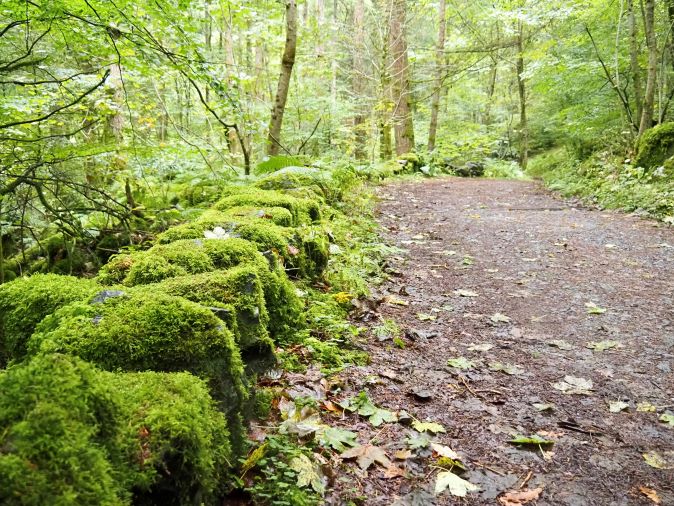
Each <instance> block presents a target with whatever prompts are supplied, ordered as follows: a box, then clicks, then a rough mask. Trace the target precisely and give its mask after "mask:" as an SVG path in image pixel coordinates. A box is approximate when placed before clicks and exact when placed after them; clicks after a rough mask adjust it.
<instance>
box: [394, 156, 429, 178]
mask: <svg viewBox="0 0 674 506" xmlns="http://www.w3.org/2000/svg"><path fill="white" fill-rule="evenodd" d="M397 160H398V163H399V164H400V165H401V166H402V172H405V173H407V174H411V173H412V172H416V171H418V170H419V169H420V168H421V167H422V166H423V165H424V161H423V160H422V159H421V157H420V156H419V155H418V154H417V153H412V152H410V153H405V154H402V155H400V156H398V157H397Z"/></svg>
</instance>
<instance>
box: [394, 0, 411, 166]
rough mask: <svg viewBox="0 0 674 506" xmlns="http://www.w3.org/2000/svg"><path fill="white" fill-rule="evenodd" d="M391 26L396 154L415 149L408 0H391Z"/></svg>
mask: <svg viewBox="0 0 674 506" xmlns="http://www.w3.org/2000/svg"><path fill="white" fill-rule="evenodd" d="M391 2H392V3H391V29H390V30H389V45H390V46H391V58H392V59H393V64H392V67H393V73H394V75H393V97H394V102H395V108H394V110H393V130H394V133H395V145H396V153H397V154H398V155H402V154H404V153H409V152H410V151H414V122H413V118H412V110H411V105H410V102H411V96H410V95H411V94H410V80H409V72H410V70H409V61H408V57H407V40H406V37H405V31H406V30H405V23H406V18H407V0H391Z"/></svg>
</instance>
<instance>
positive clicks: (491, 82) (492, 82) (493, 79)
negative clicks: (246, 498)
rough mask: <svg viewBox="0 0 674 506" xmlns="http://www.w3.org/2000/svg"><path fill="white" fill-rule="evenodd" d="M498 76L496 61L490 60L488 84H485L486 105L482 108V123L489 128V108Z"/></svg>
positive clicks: (494, 59)
mask: <svg viewBox="0 0 674 506" xmlns="http://www.w3.org/2000/svg"><path fill="white" fill-rule="evenodd" d="M497 76H498V60H497V59H496V58H493V59H492V62H491V68H490V69H489V82H488V83H487V103H486V104H485V106H484V118H483V119H482V122H483V123H484V124H485V125H487V126H489V125H491V106H492V102H493V101H494V92H495V91H496V77H497Z"/></svg>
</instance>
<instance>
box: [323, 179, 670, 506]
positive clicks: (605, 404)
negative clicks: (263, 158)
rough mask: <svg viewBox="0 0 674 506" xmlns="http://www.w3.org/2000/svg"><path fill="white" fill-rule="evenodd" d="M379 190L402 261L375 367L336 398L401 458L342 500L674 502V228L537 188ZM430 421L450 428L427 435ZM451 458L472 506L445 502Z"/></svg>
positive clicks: (363, 432)
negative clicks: (370, 418)
mask: <svg viewBox="0 0 674 506" xmlns="http://www.w3.org/2000/svg"><path fill="white" fill-rule="evenodd" d="M378 194H379V197H380V198H381V204H380V208H379V214H380V220H379V221H380V223H381V225H382V226H383V228H384V232H385V233H384V236H385V238H386V239H387V240H388V241H389V242H390V244H392V245H396V246H398V247H399V248H401V249H402V250H404V251H403V252H401V253H399V254H398V255H395V256H393V257H392V258H391V259H390V263H389V273H390V274H391V275H392V277H391V281H390V282H387V283H386V284H384V285H383V286H381V287H378V288H377V289H376V293H374V294H373V297H372V300H371V303H370V304H369V305H368V304H365V305H364V306H363V308H361V311H360V313H359V316H358V317H357V319H356V321H357V323H358V324H359V325H364V326H367V327H368V328H369V332H368V339H367V341H366V342H365V343H364V344H363V346H364V347H365V349H366V350H367V351H368V352H369V354H370V356H371V364H370V365H368V366H362V367H354V368H349V369H348V370H347V371H346V372H344V373H342V374H341V375H340V376H341V380H336V381H341V382H342V384H341V385H340V387H341V390H340V393H338V394H337V395H334V398H333V400H332V402H330V401H328V403H327V406H328V407H329V411H333V413H332V415H333V416H332V421H331V424H332V425H333V426H339V427H342V428H345V429H350V430H353V431H356V432H358V434H359V437H358V439H359V442H360V444H366V443H371V444H374V445H376V446H378V447H381V448H382V449H383V450H384V451H385V452H386V459H389V460H390V462H386V459H384V462H385V466H384V467H388V470H386V469H385V468H384V467H382V466H380V465H378V462H377V460H375V461H374V462H373V463H370V464H368V461H367V458H366V459H364V460H359V462H361V463H362V464H363V465H364V466H365V465H368V466H369V469H368V470H366V471H362V470H361V469H360V468H359V467H358V466H357V464H356V462H349V461H348V460H347V462H348V463H347V464H346V465H342V466H341V470H340V471H339V472H338V473H337V475H336V479H335V480H334V486H333V488H332V492H330V494H329V496H328V497H327V498H326V502H327V503H329V504H340V503H342V501H344V498H345V497H353V498H356V497H360V500H359V501H358V503H359V504H367V505H390V504H400V505H403V504H409V505H431V504H438V505H440V504H503V505H507V506H512V505H516V504H526V503H531V504H537V505H579V506H580V505H623V504H654V503H658V502H657V501H659V504H674V417H671V418H670V417H669V415H671V413H672V412H674V309H673V308H674V229H672V228H671V227H669V228H667V227H666V226H662V225H660V224H658V223H655V222H651V221H646V220H642V219H639V218H637V217H635V216H628V215H625V214H621V213H617V212H603V211H599V210H591V209H586V208H581V207H578V206H577V205H576V204H575V203H573V202H569V201H562V200H559V199H557V198H556V197H555V196H553V195H551V194H550V193H548V192H546V191H545V190H543V189H542V188H540V187H539V186H538V185H537V184H536V183H532V182H522V181H506V180H484V179H456V178H441V179H433V180H424V181H412V182H409V181H407V182H396V183H392V184H388V185H385V186H382V187H380V188H379V190H378ZM384 319H391V320H394V321H395V322H397V324H398V325H399V326H400V327H401V329H402V331H403V335H404V337H403V338H402V340H396V341H395V343H397V345H396V344H394V342H393V341H392V340H389V339H386V336H384V337H383V338H382V339H383V340H380V339H379V338H378V337H376V335H375V332H372V331H373V330H375V329H376V327H377V326H380V325H381V322H382V320H384ZM403 343H404V344H403ZM450 360H451V362H449V361H450ZM565 380H566V381H565ZM362 390H366V391H367V392H368V395H369V398H370V399H371V400H372V401H373V402H374V404H375V405H376V406H379V407H382V408H385V409H387V410H390V411H396V412H399V411H400V410H403V411H406V412H407V413H409V414H411V415H412V416H413V419H412V420H409V419H407V420H405V416H404V415H403V416H402V417H401V420H400V421H399V422H398V423H390V424H384V425H380V426H378V427H373V426H372V425H371V424H370V423H367V421H366V420H365V419H364V418H363V417H359V416H358V415H357V414H349V413H348V412H347V413H346V414H341V415H340V414H339V413H338V410H336V409H334V406H335V405H336V403H337V402H339V401H340V400H343V399H345V398H348V397H350V396H354V395H355V394H357V393H358V392H360V391H362ZM398 414H399V416H400V413H398ZM660 417H663V420H662V421H661V420H659V418H660ZM415 420H418V421H422V422H434V423H437V424H441V425H442V427H443V428H444V430H445V431H446V432H444V433H443V432H441V431H438V432H437V433H436V434H433V431H432V430H426V432H424V433H423V434H418V433H417V432H416V431H413V430H412V428H410V426H409V425H410V423H414V421H415ZM667 420H671V422H670V424H668V423H667ZM405 422H407V423H405ZM419 427H423V426H417V428H419ZM435 429H438V427H435ZM515 435H523V436H532V435H539V436H541V437H543V438H544V439H546V440H551V441H554V444H548V445H545V444H544V445H538V444H530V445H526V444H525V445H515V444H511V443H509V442H508V441H509V440H510V439H512V438H513V436H515ZM429 439H430V440H432V441H433V442H435V443H436V446H435V447H434V449H435V450H436V451H435V452H434V451H433V450H432V449H431V447H430V446H428V440H429ZM437 444H439V445H443V446H442V447H440V446H437ZM424 445H426V446H427V447H426V448H424ZM447 447H448V448H447ZM443 448H444V449H443ZM449 448H451V450H453V451H455V452H457V453H458V454H459V456H460V460H461V462H462V463H463V464H464V465H465V467H466V469H467V470H466V471H465V472H463V473H461V476H462V477H463V478H464V479H465V480H467V481H468V482H470V483H472V484H474V485H476V486H478V487H479V491H473V492H470V493H468V494H467V496H466V497H465V498H459V497H455V496H453V495H451V494H450V492H449V490H447V491H445V492H444V493H442V494H439V495H437V496H435V495H434V493H433V489H434V486H435V482H436V479H437V473H438V472H439V471H440V472H441V471H442V469H438V467H436V466H435V465H434V463H437V457H438V453H437V450H439V451H440V453H446V451H447V450H448V449H449ZM374 456H375V455H374V454H373V457H374ZM446 462H447V461H445V467H446ZM379 464H381V462H379ZM398 469H400V470H401V471H400V472H398V471H397V470H398ZM454 470H455V471H457V468H455V469H454ZM401 475H403V476H401ZM459 488H460V487H459ZM508 491H510V495H509V496H508V495H505V494H507V493H508Z"/></svg>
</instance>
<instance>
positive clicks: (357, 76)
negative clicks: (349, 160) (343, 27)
mask: <svg viewBox="0 0 674 506" xmlns="http://www.w3.org/2000/svg"><path fill="white" fill-rule="evenodd" d="M353 26H354V30H355V34H354V35H355V36H354V44H353V75H352V79H353V95H354V97H353V98H354V103H355V109H356V114H355V115H354V117H353V135H354V151H353V154H354V157H355V158H356V159H357V160H362V159H363V158H365V144H366V142H367V132H366V130H365V129H366V124H365V121H366V114H365V111H364V109H363V99H364V96H365V91H366V89H365V62H364V59H363V55H364V53H365V0H356V4H355V6H354V9H353Z"/></svg>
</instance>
